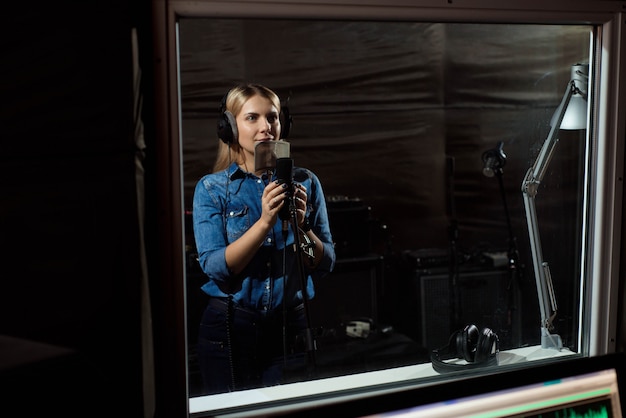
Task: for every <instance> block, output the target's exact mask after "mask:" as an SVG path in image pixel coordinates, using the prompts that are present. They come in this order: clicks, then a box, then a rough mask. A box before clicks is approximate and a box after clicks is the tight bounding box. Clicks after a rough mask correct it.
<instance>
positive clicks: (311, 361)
mask: <svg viewBox="0 0 626 418" xmlns="http://www.w3.org/2000/svg"><path fill="white" fill-rule="evenodd" d="M287 199H288V203H289V220H284V221H283V222H290V223H291V229H292V231H293V237H294V245H295V253H296V262H297V263H298V271H299V273H300V287H301V290H302V303H303V306H304V316H305V319H306V329H305V343H306V354H307V363H306V364H307V373H308V377H309V378H310V377H312V376H314V375H315V374H316V370H317V364H316V358H315V350H316V349H317V347H316V343H315V338H314V336H313V332H312V328H311V314H310V308H309V292H308V291H307V276H306V270H305V268H304V262H303V261H302V254H301V253H300V249H301V248H302V246H301V243H300V233H299V232H300V231H299V230H298V211H297V208H296V205H295V203H294V199H293V193H291V194H290V196H289V197H288V198H287ZM286 203H287V202H286ZM288 231H289V230H288V228H285V227H284V226H283V242H284V243H286V242H287V235H288ZM286 251H287V245H286V244H285V247H284V248H283V252H285V254H286ZM283 260H286V257H285V256H283ZM284 271H285V269H284ZM285 276H286V274H285ZM285 280H287V277H285ZM283 322H284V321H283ZM285 325H286V324H283V327H284V326H285ZM285 357H286V352H285Z"/></svg>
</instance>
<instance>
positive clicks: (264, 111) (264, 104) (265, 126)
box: [236, 96, 281, 157]
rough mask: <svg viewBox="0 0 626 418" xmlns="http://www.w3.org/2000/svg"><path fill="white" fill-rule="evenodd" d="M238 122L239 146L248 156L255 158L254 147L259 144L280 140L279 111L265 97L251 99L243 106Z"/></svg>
mask: <svg viewBox="0 0 626 418" xmlns="http://www.w3.org/2000/svg"><path fill="white" fill-rule="evenodd" d="M236 120H237V131H238V132H239V145H240V146H241V148H242V149H243V150H244V151H245V152H246V154H247V155H252V157H254V146H255V144H256V143H257V142H260V141H271V140H278V139H279V138H280V130H281V126H280V119H279V116H278V109H277V108H276V107H275V106H274V105H273V104H272V102H271V101H270V100H269V99H266V98H265V97H262V96H252V97H251V98H249V99H248V100H247V101H246V102H245V103H244V104H243V107H242V108H241V111H240V112H239V114H238V115H237V117H236Z"/></svg>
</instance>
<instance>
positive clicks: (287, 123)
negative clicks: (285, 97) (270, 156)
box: [217, 93, 293, 144]
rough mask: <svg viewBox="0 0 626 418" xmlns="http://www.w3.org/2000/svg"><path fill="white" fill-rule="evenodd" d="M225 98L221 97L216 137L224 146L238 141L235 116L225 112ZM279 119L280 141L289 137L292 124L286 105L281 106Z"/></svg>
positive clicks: (225, 96)
mask: <svg viewBox="0 0 626 418" xmlns="http://www.w3.org/2000/svg"><path fill="white" fill-rule="evenodd" d="M227 97H228V93H226V94H225V95H224V97H222V100H221V102H220V106H219V112H220V114H219V117H218V119H217V137H218V138H219V139H221V140H222V141H223V142H224V143H225V144H233V143H235V142H237V140H238V139H239V132H238V131H237V121H236V119H235V116H234V115H233V114H232V113H231V112H230V111H229V110H226V98H227ZM279 117H280V127H281V133H280V137H281V139H286V138H287V137H289V133H290V131H291V125H292V124H293V120H292V117H291V113H290V112H289V108H288V107H287V105H282V106H281V109H280V115H279Z"/></svg>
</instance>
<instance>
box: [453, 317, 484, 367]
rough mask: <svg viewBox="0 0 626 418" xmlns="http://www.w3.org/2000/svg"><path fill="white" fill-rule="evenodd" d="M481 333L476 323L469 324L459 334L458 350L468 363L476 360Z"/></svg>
mask: <svg viewBox="0 0 626 418" xmlns="http://www.w3.org/2000/svg"><path fill="white" fill-rule="evenodd" d="M479 334H480V333H479V332H478V328H477V327H476V325H467V326H465V328H464V329H463V331H462V332H459V334H458V335H457V352H458V353H459V354H460V355H461V357H462V358H463V359H464V360H465V361H467V362H468V363H473V362H474V357H475V353H476V343H477V342H478V337H479Z"/></svg>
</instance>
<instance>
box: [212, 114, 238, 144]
mask: <svg viewBox="0 0 626 418" xmlns="http://www.w3.org/2000/svg"><path fill="white" fill-rule="evenodd" d="M217 136H218V138H219V139H221V140H222V141H223V142H224V143H225V144H232V143H234V142H237V140H238V139H239V132H238V131H237V121H236V120H235V116H233V114H232V113H230V111H228V110H226V111H224V112H222V114H221V115H220V117H219V119H218V120H217Z"/></svg>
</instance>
